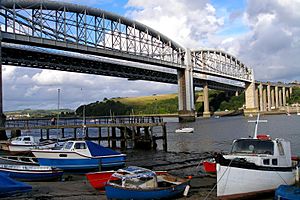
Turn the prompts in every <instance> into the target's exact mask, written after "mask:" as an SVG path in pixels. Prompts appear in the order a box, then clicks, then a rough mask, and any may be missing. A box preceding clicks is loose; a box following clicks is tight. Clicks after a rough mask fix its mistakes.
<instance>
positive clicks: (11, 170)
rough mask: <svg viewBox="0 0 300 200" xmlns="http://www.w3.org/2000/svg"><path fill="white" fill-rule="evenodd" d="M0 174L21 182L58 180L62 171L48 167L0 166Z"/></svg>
mask: <svg viewBox="0 0 300 200" xmlns="http://www.w3.org/2000/svg"><path fill="white" fill-rule="evenodd" d="M0 174H3V175H6V176H9V177H10V178H13V179H18V180H22V181H46V180H58V179H60V178H61V177H62V175H63V171H62V170H60V169H57V168H53V167H49V166H32V165H5V164H2V165H0Z"/></svg>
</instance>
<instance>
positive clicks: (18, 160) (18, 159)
mask: <svg viewBox="0 0 300 200" xmlns="http://www.w3.org/2000/svg"><path fill="white" fill-rule="evenodd" d="M0 163H1V164H12V165H39V163H38V160H37V158H36V157H31V156H11V155H3V156H0Z"/></svg>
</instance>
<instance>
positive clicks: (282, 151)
mask: <svg viewBox="0 0 300 200" xmlns="http://www.w3.org/2000/svg"><path fill="white" fill-rule="evenodd" d="M277 147H278V151H279V155H281V156H284V149H283V146H282V143H281V142H278V143H277Z"/></svg>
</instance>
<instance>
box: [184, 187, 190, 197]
mask: <svg viewBox="0 0 300 200" xmlns="http://www.w3.org/2000/svg"><path fill="white" fill-rule="evenodd" d="M190 187H191V186H189V185H187V186H185V189H184V192H183V196H185V197H186V196H187V195H188V193H189V190H190Z"/></svg>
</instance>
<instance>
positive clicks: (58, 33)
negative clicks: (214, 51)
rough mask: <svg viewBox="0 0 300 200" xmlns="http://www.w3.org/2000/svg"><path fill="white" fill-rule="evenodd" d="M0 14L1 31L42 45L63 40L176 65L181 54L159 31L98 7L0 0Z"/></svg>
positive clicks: (116, 54) (23, 0)
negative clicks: (38, 40)
mask: <svg viewBox="0 0 300 200" xmlns="http://www.w3.org/2000/svg"><path fill="white" fill-rule="evenodd" d="M0 17H1V18H0V23H1V29H2V32H4V33H10V34H13V35H22V36H28V37H27V38H25V39H24V38H23V40H27V41H31V42H33V41H35V42H36V41H37V40H36V39H40V42H43V43H45V44H44V45H49V44H51V42H50V41H52V44H53V45H54V44H58V43H61V42H63V43H65V44H68V45H65V46H66V47H67V46H70V44H74V45H75V46H78V45H79V46H82V47H85V49H86V50H89V49H94V50H93V51H94V52H97V50H102V51H98V52H100V53H101V54H102V55H105V53H107V54H108V55H107V56H112V55H114V56H115V57H117V56H121V57H122V55H123V56H126V57H127V58H131V59H134V57H138V60H142V59H143V60H145V62H150V63H151V62H152V61H156V63H157V62H158V61H159V62H160V63H163V64H165V65H171V66H172V65H173V66H174V65H175V66H177V67H178V66H179V65H181V62H182V57H183V56H184V50H183V48H182V47H181V46H179V45H178V44H176V43H175V42H173V41H171V40H170V39H169V38H167V37H166V36H164V35H162V34H160V33H159V32H157V31H155V30H153V29H151V28H149V27H147V26H145V25H143V24H141V23H138V22H135V21H132V20H129V19H127V18H124V17H122V16H118V15H115V14H112V13H109V12H106V11H103V10H100V9H95V8H89V7H85V6H79V5H74V4H70V3H63V2H53V1H47V0H38V1H37V0H2V1H1V11H0ZM12 37H14V36H12ZM14 38H15V39H16V38H18V37H14ZM19 38H21V37H19ZM20 40H22V39H20ZM21 42H22V41H21ZM21 42H20V43H21ZM47 42H48V43H47ZM53 42H54V43H53ZM57 46H58V45H57ZM81 49H82V48H81ZM83 49H84V48H83ZM95 49H96V50H95ZM103 50H104V51H103ZM108 52H109V53H108Z"/></svg>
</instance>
